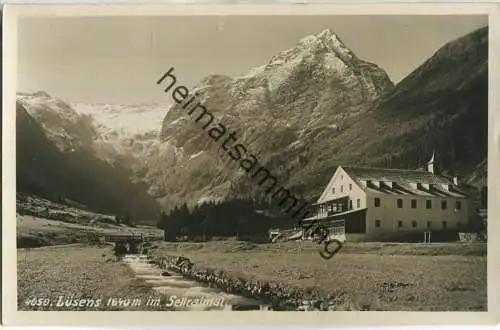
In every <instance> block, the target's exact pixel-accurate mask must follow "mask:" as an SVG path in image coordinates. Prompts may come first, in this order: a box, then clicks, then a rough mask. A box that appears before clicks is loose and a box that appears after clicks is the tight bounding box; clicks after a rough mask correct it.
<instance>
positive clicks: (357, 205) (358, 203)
mask: <svg viewBox="0 0 500 330" xmlns="http://www.w3.org/2000/svg"><path fill="white" fill-rule="evenodd" d="M356 207H357V208H358V209H359V208H360V207H361V199H359V198H358V199H356Z"/></svg>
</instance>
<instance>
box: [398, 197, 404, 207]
mask: <svg viewBox="0 0 500 330" xmlns="http://www.w3.org/2000/svg"><path fill="white" fill-rule="evenodd" d="M397 205H398V209H401V208H403V200H402V199H401V198H398V200H397Z"/></svg>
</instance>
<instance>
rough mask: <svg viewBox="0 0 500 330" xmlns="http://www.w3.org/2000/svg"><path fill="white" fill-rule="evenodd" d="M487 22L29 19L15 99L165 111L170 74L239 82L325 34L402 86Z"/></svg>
mask: <svg viewBox="0 0 500 330" xmlns="http://www.w3.org/2000/svg"><path fill="white" fill-rule="evenodd" d="M487 22H488V20H487V16H484V15H482V16H479V15H476V16H456V15H455V16H451V15H450V16H419V15H414V16H401V15H398V16H396V15H392V16H361V15H360V16H185V17H182V16H172V17H81V18H75V17H72V18H65V17H59V18H57V17H56V18H26V19H22V20H20V21H19V25H18V68H17V72H18V82H17V84H18V92H36V91H39V90H44V91H46V92H48V93H49V94H51V95H53V96H55V97H58V98H61V99H63V100H64V101H67V102H85V103H112V104H138V103H161V104H168V103H169V102H170V98H169V97H168V96H167V95H166V94H164V93H163V92H162V91H161V89H159V88H158V87H157V85H156V81H157V80H158V79H159V78H160V77H161V76H162V75H163V73H165V72H166V71H167V70H168V69H169V68H170V67H172V66H173V67H174V68H175V69H174V74H175V75H176V77H177V79H178V83H179V84H183V85H185V86H187V87H188V88H192V87H194V86H195V85H196V84H197V83H198V82H199V81H200V80H201V79H203V78H204V77H206V76H207V75H210V74H224V75H229V76H241V75H245V74H246V73H248V72H249V71H250V70H251V69H252V68H254V67H256V66H260V65H263V64H265V63H267V62H268V61H269V60H270V58H271V57H272V56H273V55H275V54H277V53H279V52H281V51H283V50H285V49H288V48H291V47H294V46H295V45H296V44H297V42H298V41H299V40H300V39H302V38H303V37H305V36H308V35H311V34H315V33H318V32H320V31H322V30H324V29H327V28H329V29H331V30H332V31H333V32H334V33H336V34H337V35H338V36H339V38H340V39H341V40H342V41H343V43H344V44H345V45H346V46H347V47H348V48H350V49H351V50H352V51H353V52H354V53H355V54H356V55H357V56H358V57H359V58H360V59H362V60H365V61H369V62H372V63H375V64H377V65H378V66H379V67H381V68H382V69H384V70H385V71H386V72H387V74H388V75H389V77H390V78H391V80H392V81H393V82H394V83H397V82H399V81H400V80H401V79H403V78H404V77H405V76H407V75H408V74H409V73H411V72H412V71H413V70H414V69H416V68H417V67H418V66H419V65H420V64H422V63H423V62H424V61H425V60H426V59H428V58H429V57H430V56H432V54H433V53H434V52H436V51H437V50H438V49H439V48H440V47H442V46H443V45H444V44H446V43H447V42H449V41H451V40H454V39H456V38H458V37H461V36H463V35H465V34H467V33H469V32H472V31H474V30H476V29H477V28H480V27H483V26H486V25H487Z"/></svg>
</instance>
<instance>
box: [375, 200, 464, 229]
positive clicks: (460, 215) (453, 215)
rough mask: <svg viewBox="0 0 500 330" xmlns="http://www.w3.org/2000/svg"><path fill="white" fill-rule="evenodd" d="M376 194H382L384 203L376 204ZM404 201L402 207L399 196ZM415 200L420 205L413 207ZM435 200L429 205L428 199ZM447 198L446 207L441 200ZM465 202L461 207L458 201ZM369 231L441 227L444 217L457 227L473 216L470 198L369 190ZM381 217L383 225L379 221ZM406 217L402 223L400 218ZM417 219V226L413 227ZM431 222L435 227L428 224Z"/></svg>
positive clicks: (447, 224)
mask: <svg viewBox="0 0 500 330" xmlns="http://www.w3.org/2000/svg"><path fill="white" fill-rule="evenodd" d="M375 198H380V207H375ZM398 199H401V200H402V201H403V205H402V208H398V205H397V200H398ZM411 200H415V201H416V203H417V205H416V208H412V207H411ZM427 200H430V201H431V207H432V208H431V209H427V208H426V201H427ZM442 201H446V209H442V206H441V202H442ZM457 201H459V202H460V203H461V209H460V210H458V209H455V203H456V202H457ZM367 203H368V212H367V224H366V225H367V232H368V233H377V232H386V231H411V230H419V231H421V230H427V229H429V230H440V229H443V221H446V228H447V229H456V228H458V226H459V225H458V224H459V223H460V224H461V226H462V228H463V227H465V225H466V224H467V221H468V217H469V205H468V200H467V199H465V198H443V197H420V196H418V197H417V196H400V195H394V196H391V195H385V194H371V193H370V194H368V197H367ZM377 220H380V227H376V221H377ZM399 221H402V227H399V226H398V222H399ZM413 222H415V225H416V226H415V227H413ZM427 222H430V223H431V227H430V228H428V227H427Z"/></svg>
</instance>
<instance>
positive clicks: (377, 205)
mask: <svg viewBox="0 0 500 330" xmlns="http://www.w3.org/2000/svg"><path fill="white" fill-rule="evenodd" d="M374 201H375V207H379V206H380V198H378V197H375V200H374Z"/></svg>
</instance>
